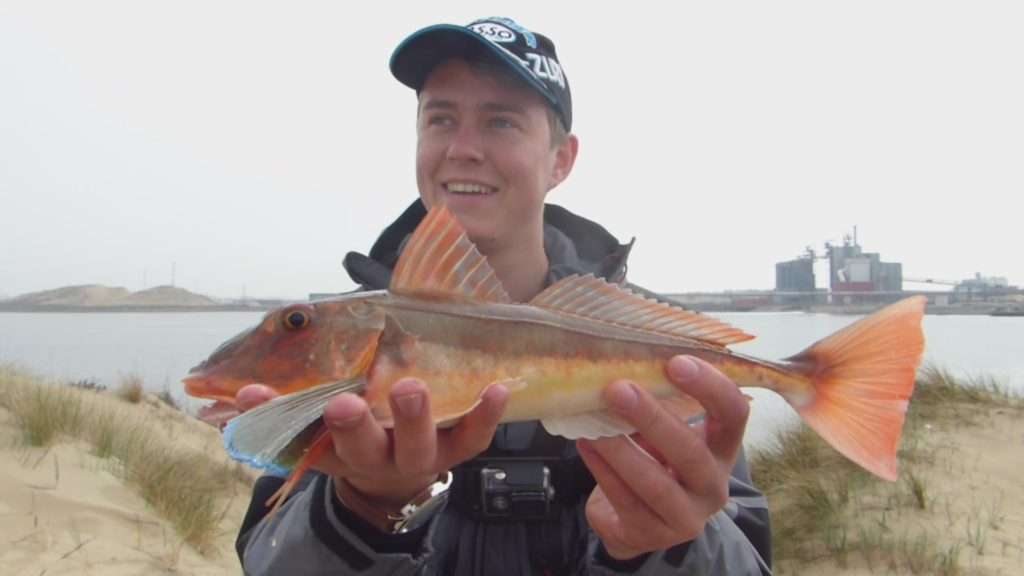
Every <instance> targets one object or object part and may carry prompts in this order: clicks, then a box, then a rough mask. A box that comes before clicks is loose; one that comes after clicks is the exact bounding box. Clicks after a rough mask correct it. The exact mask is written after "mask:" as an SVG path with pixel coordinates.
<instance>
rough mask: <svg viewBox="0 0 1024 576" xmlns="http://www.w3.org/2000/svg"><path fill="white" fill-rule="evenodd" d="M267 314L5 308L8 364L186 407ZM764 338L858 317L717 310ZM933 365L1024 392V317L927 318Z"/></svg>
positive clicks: (749, 345)
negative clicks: (186, 386) (129, 379)
mask: <svg viewBox="0 0 1024 576" xmlns="http://www.w3.org/2000/svg"><path fill="white" fill-rule="evenodd" d="M262 315H263V313H262V312H199V313H89V314H59V313H53V314H38V313H24V314H19V313H0V362H4V361H10V362H15V363H17V364H18V365H20V366H23V367H25V368H28V369H31V370H33V371H34V372H36V373H40V374H43V375H45V376H50V377H53V378H56V379H59V380H61V381H67V380H81V379H92V380H95V381H97V382H98V383H100V384H104V385H106V386H108V387H114V386H116V385H117V382H118V380H119V378H120V377H121V376H123V375H125V374H128V373H137V374H139V375H140V376H142V377H143V379H144V381H145V383H146V387H147V389H149V390H150V391H153V392H160V391H162V390H165V389H166V390H169V391H170V392H171V394H172V395H173V396H174V397H175V398H176V399H177V400H179V402H180V403H181V404H182V405H183V406H185V407H186V408H187V409H190V410H194V409H195V408H196V407H198V406H199V405H200V401H197V400H195V399H190V398H186V397H185V396H184V393H183V391H182V387H181V384H180V380H181V378H182V377H183V376H184V375H185V374H186V373H187V372H188V370H189V369H190V368H191V367H192V366H194V365H195V364H197V363H198V362H199V361H201V360H203V359H204V358H206V356H207V355H208V354H209V353H210V352H211V351H212V350H213V349H214V348H215V347H216V346H217V345H218V344H220V343H221V342H223V341H224V340H226V339H228V338H230V337H231V336H233V335H235V334H237V333H238V332H240V331H242V330H243V329H245V328H247V327H249V326H252V325H254V324H255V323H256V322H258V321H259V320H260V318H261V317H262ZM715 316H716V317H718V318H721V319H722V320H725V321H727V322H729V323H731V324H734V325H735V326H737V327H739V328H742V329H744V330H746V331H748V332H750V333H751V334H756V335H757V336H758V338H757V339H756V340H753V341H751V342H746V343H743V344H739V345H736V346H734V347H733V349H735V350H737V351H740V352H743V353H746V354H751V355H755V356H759V357H762V358H767V359H777V358H783V357H786V356H789V355H792V354H794V353H796V352H799V351H800V350H802V349H804V348H805V347H806V346H807V345H808V344H810V343H811V342H814V341H815V340H817V339H819V338H821V337H823V336H826V335H828V334H831V333H832V332H835V331H836V330H838V329H839V328H842V327H843V326H845V325H847V324H849V323H850V322H853V321H854V320H856V319H857V317H856V316H833V315H828V314H804V313H799V312H786V313H721V314H716V315H715ZM924 329H925V334H926V338H927V348H926V353H925V357H926V360H927V361H931V362H933V363H936V364H938V365H940V366H942V367H945V368H948V369H950V370H952V371H954V372H955V373H958V374H961V375H965V376H992V377H995V378H997V379H999V380H1001V381H1002V382H1004V383H1005V384H1006V385H1008V386H1009V387H1010V388H1012V389H1014V390H1018V391H1022V392H1024V318H1013V317H1008V318H1007V317H989V316H926V317H925V319H924ZM751 396H753V397H754V401H753V404H752V409H751V421H750V424H749V425H748V434H747V436H748V444H753V445H757V444H760V443H762V442H763V441H764V440H765V439H767V438H769V437H770V436H771V432H772V431H773V430H777V429H778V428H779V427H781V426H785V425H787V424H788V423H790V422H793V421H795V420H796V416H795V414H794V412H793V411H792V409H790V408H789V406H788V405H786V403H785V402H784V401H783V400H782V399H781V398H779V397H778V396H776V395H774V394H772V393H770V392H764V393H761V391H756V390H755V391H752V392H751Z"/></svg>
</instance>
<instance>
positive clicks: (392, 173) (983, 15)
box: [0, 0, 1024, 297]
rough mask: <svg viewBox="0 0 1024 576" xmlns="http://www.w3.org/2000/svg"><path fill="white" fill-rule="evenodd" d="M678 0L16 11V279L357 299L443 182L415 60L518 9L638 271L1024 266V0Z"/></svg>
mask: <svg viewBox="0 0 1024 576" xmlns="http://www.w3.org/2000/svg"><path fill="white" fill-rule="evenodd" d="M674 4H675V7H674V8H671V9H667V8H666V6H667V5H668V3H662V2H657V3H654V2H651V3H646V2H636V1H634V2H627V3H608V4H607V5H603V6H604V7H601V5H598V4H596V3H588V4H587V7H586V9H585V11H578V10H573V9H570V8H569V7H568V6H567V5H566V4H560V3H552V2H535V3H530V2H522V1H521V2H516V3H507V2H506V3H491V2H480V1H474V2H448V3H445V2H410V3H407V4H402V5H401V6H399V4H398V3H395V2H372V3H359V4H358V10H357V9H356V8H354V6H356V4H350V3H343V2H337V1H325V2H288V3H284V2H277V3H262V2H210V1H203V2H189V1H177V2H160V3H157V2H144V1H137V0H133V1H125V2H102V1H93V2H72V1H68V2H40V1H35V0H32V1H14V2H12V1H11V0H0V213H2V218H0V296H13V295H17V294H21V293H25V292H29V291H35V290H42V289H47V288H53V287H57V286H61V285H69V284H92V283H96V284H106V285H110V286H124V287H126V288H129V289H131V290H138V289H141V288H143V287H145V286H154V285H157V284H165V283H169V282H170V280H171V274H172V269H174V270H175V276H176V278H175V280H176V283H177V285H179V286H182V287H185V288H187V289H190V290H193V291H196V292H201V293H206V294H210V295H214V296H221V297H237V296H240V295H241V294H242V291H243V290H245V291H246V293H247V294H248V295H249V296H257V297H304V296H305V295H306V294H307V293H309V292H326V291H341V290H345V289H349V288H351V287H352V284H351V282H350V280H349V279H348V277H347V275H346V274H345V273H344V271H343V269H342V267H341V260H342V258H343V257H344V255H345V253H346V252H347V251H349V250H360V251H366V250H368V249H369V247H370V245H371V243H372V241H373V240H374V238H375V237H376V235H377V233H378V232H379V230H380V229H381V228H382V227H383V226H385V225H386V224H388V223H389V222H390V221H391V220H392V219H393V218H394V217H395V216H396V215H397V214H398V213H399V212H400V210H401V209H403V208H404V207H405V206H406V204H408V203H409V202H410V201H411V200H412V199H413V198H414V197H415V195H416V188H415V178H414V173H413V152H414V146H415V132H414V117H415V98H414V94H413V93H412V91H410V90H408V89H407V88H405V87H404V86H402V85H401V84H399V83H398V82H397V81H395V80H394V79H393V78H392V77H391V75H390V72H389V71H388V68H387V62H388V58H389V56H390V54H391V51H392V49H393V48H394V47H395V46H396V45H397V44H398V43H399V42H400V41H401V40H402V39H403V38H404V37H405V36H406V35H408V34H409V33H411V32H413V31H414V30H416V29H418V28H420V27H422V26H426V25H429V24H433V23H439V22H450V23H467V22H469V21H470V20H472V19H474V18H476V17H480V16H491V15H505V16H510V17H513V18H515V19H516V20H518V21H519V22H520V23H521V24H523V25H525V26H527V27H529V28H531V29H534V30H536V31H539V32H542V33H545V34H547V35H548V36H550V37H552V38H553V39H554V41H555V43H556V46H557V48H558V51H559V55H560V57H561V61H562V65H563V67H564V69H565V71H566V75H567V77H568V79H569V82H570V84H571V86H572V91H573V99H574V105H575V107H574V128H575V130H576V133H577V134H578V135H579V138H580V141H581V148H580V155H579V159H578V162H577V164H576V168H575V170H574V172H573V174H572V175H571V176H570V178H569V180H568V181H567V182H566V183H565V184H563V185H562V186H561V187H559V188H557V189H556V190H554V191H553V192H552V193H551V195H550V196H549V200H550V201H553V202H556V203H560V204H562V205H564V206H566V207H568V208H570V209H572V210H574V211H577V212H578V213H581V214H583V215H585V216H588V217H590V218H593V219H596V220H598V221H599V222H601V223H603V224H604V225H605V226H606V227H607V228H608V229H609V230H610V231H611V232H612V233H613V234H615V235H616V236H618V237H619V238H621V239H624V240H626V239H628V238H630V237H633V236H635V237H636V238H637V243H636V246H635V248H634V251H633V258H632V261H631V266H630V275H631V279H632V280H633V281H634V282H636V283H638V284H641V285H645V286H648V287H650V288H652V289H655V290H660V291H667V292H683V291H698V290H724V289H745V288H771V287H772V286H773V284H774V263H775V262H776V261H779V260H785V259H790V258H793V257H795V256H797V255H798V254H799V253H801V252H802V251H803V250H804V248H805V247H806V246H808V245H811V246H813V247H815V248H816V249H819V250H820V249H821V247H822V245H823V243H824V242H825V241H832V242H833V243H835V242H841V241H842V237H843V235H844V234H846V233H849V232H850V231H851V230H852V227H853V226H855V225H856V226H857V230H858V237H859V238H858V239H859V240H860V242H861V244H862V245H863V246H864V248H865V249H866V250H868V251H872V252H880V253H881V255H882V258H883V260H886V261H899V262H903V270H904V275H905V276H909V277H932V278H941V279H953V280H957V279H962V278H965V277H968V276H971V275H973V274H974V273H975V272H981V273H982V274H984V275H991V276H1005V277H1007V278H1008V279H1009V281H1010V282H1011V283H1013V284H1018V285H1020V284H1024V258H1022V257H1021V255H1020V248H1021V241H1020V230H1021V228H1022V227H1024V222H1022V219H1024V212H1022V211H1021V209H1020V208H1019V206H1020V203H1021V197H1022V192H1024V105H1022V103H1024V34H1022V33H1021V30H1024V8H1022V7H1024V3H1021V2H981V1H978V2H940V1H927V2H898V1H894V0H886V1H881V2H875V1H860V2H843V3H839V2H820V1H808V2H770V3H769V2H744V3H736V2H730V3H725V2H702V3H674ZM666 10H668V11H666ZM824 280H825V279H824V278H821V277H819V285H823V283H824ZM144 282H145V286H144ZM908 287H909V286H908Z"/></svg>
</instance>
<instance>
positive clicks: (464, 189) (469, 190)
mask: <svg viewBox="0 0 1024 576" xmlns="http://www.w3.org/2000/svg"><path fill="white" fill-rule="evenodd" d="M443 186H444V189H445V190H447V191H448V192H449V193H451V194H458V195H465V196H489V195H491V194H494V193H495V192H497V191H498V189H497V188H494V187H492V186H487V185H485V184H477V183H476V182H448V183H446V184H444V185H443Z"/></svg>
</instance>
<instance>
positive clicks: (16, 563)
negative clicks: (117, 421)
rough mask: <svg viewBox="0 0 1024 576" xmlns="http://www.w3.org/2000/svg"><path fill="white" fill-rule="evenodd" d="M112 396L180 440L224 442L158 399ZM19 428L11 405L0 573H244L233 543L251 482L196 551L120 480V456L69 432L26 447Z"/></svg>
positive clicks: (0, 447) (199, 444)
mask: <svg viewBox="0 0 1024 576" xmlns="http://www.w3.org/2000/svg"><path fill="white" fill-rule="evenodd" d="M89 394H91V395H92V396H96V397H100V395H99V394H96V393H89ZM108 400H109V401H110V402H116V403H118V404H121V405H122V406H119V407H118V408H119V410H121V411H122V412H125V413H127V412H136V413H137V414H136V416H140V417H142V418H145V419H146V420H147V421H148V422H151V423H152V424H151V425H152V426H154V427H157V428H159V429H160V430H161V431H162V432H164V431H165V432H166V436H167V437H169V438H174V439H175V444H176V445H178V446H187V447H189V448H191V449H195V450H202V451H205V452H208V453H210V454H211V455H213V454H216V455H219V454H221V453H222V452H223V448H222V446H221V444H220V440H219V434H218V433H217V431H216V430H214V429H212V428H210V427H209V426H207V425H205V424H202V423H200V422H198V421H196V420H194V419H192V418H190V417H187V416H185V415H184V414H181V413H179V412H176V411H174V410H173V409H171V408H169V407H166V406H164V405H162V404H161V403H160V402H159V401H153V400H152V399H150V400H149V401H148V402H143V403H140V404H137V405H129V404H126V403H124V402H121V401H118V400H116V399H114V398H109V399H108ZM19 437H20V432H19V431H18V430H17V429H16V428H15V427H14V422H13V418H12V416H11V414H10V413H8V412H7V411H5V410H3V409H0V519H2V520H0V574H4V575H11V576H15V575H17V576H22V575H24V576H39V575H40V574H43V573H45V574H46V575H48V576H49V575H57V574H76V575H77V574H98V575H111V576H120V575H127V574H163V573H168V574H169V573H174V574H196V575H222V574H241V569H240V567H239V564H238V559H237V557H236V555H235V552H234V548H233V545H234V536H235V533H236V531H237V527H238V526H239V524H240V523H241V519H242V516H243V514H244V512H245V507H246V505H247V504H248V496H249V494H248V486H245V485H239V486H238V487H237V489H236V490H235V492H236V496H235V497H234V498H233V499H230V500H229V501H227V502H225V505H224V506H225V515H224V518H223V520H222V521H221V523H220V534H219V536H218V538H217V541H216V542H215V543H214V546H213V550H212V552H210V553H208V554H206V555H202V554H200V553H198V552H197V551H196V550H195V549H193V548H192V547H191V546H189V545H187V544H184V543H183V542H182V541H181V538H180V537H178V535H177V534H176V533H175V531H174V528H173V527H172V526H171V525H170V524H169V523H168V522H167V521H166V520H164V519H162V518H161V517H160V516H159V515H158V514H157V513H156V512H155V511H154V510H153V508H152V507H151V506H149V505H148V504H147V503H146V502H145V501H144V500H143V499H142V497H141V496H139V495H138V494H137V493H136V492H135V491H134V490H133V489H132V488H130V487H129V486H126V485H125V483H124V482H123V481H122V480H121V478H120V477H119V476H118V475H117V474H115V473H114V470H113V467H114V466H116V463H114V462H111V461H110V460H109V459H101V458H98V457H96V456H94V455H93V453H92V452H93V450H92V447H91V446H88V445H86V444H85V443H83V442H79V441H69V440H65V441H63V442H61V443H59V444H56V445H54V446H52V447H49V448H28V447H25V446H23V445H21V443H20V442H19Z"/></svg>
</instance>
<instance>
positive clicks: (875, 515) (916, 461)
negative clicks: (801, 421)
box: [750, 366, 1024, 576]
mask: <svg viewBox="0 0 1024 576" xmlns="http://www.w3.org/2000/svg"><path fill="white" fill-rule="evenodd" d="M995 406H1000V407H1006V406H1009V407H1013V408H1014V409H1017V410H1020V411H1021V413H1022V414H1024V400H1022V399H1021V398H1020V397H1019V396H1018V395H1015V394H1013V393H1012V392H1010V391H1009V389H1008V388H1007V387H1006V386H1005V385H1003V384H1001V383H1000V382H998V381H996V380H994V379H991V378H987V377H986V378H964V377H958V376H956V375H954V374H953V373H951V372H949V371H947V370H944V369H940V368H936V367H934V366H924V367H923V368H922V369H921V370H920V371H919V373H918V379H917V384H916V387H915V391H914V396H913V398H912V399H911V402H910V407H909V410H908V413H907V421H906V424H905V426H904V435H903V439H902V443H901V448H900V451H899V459H900V478H899V481H897V482H893V483H889V482H884V481H881V480H878V479H876V478H874V477H873V476H872V475H870V474H869V473H867V472H865V471H864V470H862V469H861V468H860V467H858V466H857V465H855V464H853V463H852V462H850V461H849V460H847V459H846V458H844V457H843V456H842V455H840V454H839V453H838V452H836V451H835V450H834V449H832V448H831V447H829V446H828V445H827V444H826V443H825V442H824V440H822V439H821V438H820V437H819V436H818V435H817V434H816V433H815V432H813V431H812V430H811V429H810V428H808V427H807V426H806V425H800V426H799V427H797V428H793V429H791V430H787V431H784V432H783V433H781V434H780V435H779V436H778V438H777V440H776V442H775V443H774V444H773V445H772V446H771V447H769V448H767V449H763V450H760V451H758V452H756V453H755V454H753V455H752V456H751V458H750V465H751V470H752V475H753V478H754V483H755V485H757V486H758V488H760V489H761V490H762V491H764V493H765V494H766V496H767V497H768V499H769V505H770V510H771V515H772V529H773V550H772V554H773V560H774V563H775V565H776V566H777V567H778V572H779V573H782V574H800V573H802V572H801V570H803V569H807V568H806V567H808V566H812V567H813V568H811V569H810V571H808V572H806V573H808V574H813V573H818V572H815V570H820V569H821V563H822V562H831V563H832V564H834V565H835V566H838V567H840V568H845V567H846V566H847V565H848V564H849V563H850V562H857V563H858V565H860V566H864V567H866V568H868V569H869V570H870V571H883V572H893V573H899V574H939V575H943V576H953V575H958V574H964V573H965V572H964V568H963V566H962V562H961V556H962V555H963V554H962V553H963V552H964V551H965V550H968V549H970V550H971V551H972V552H973V553H975V554H980V553H983V552H984V549H983V547H984V545H985V534H986V529H987V528H988V526H987V525H986V522H988V523H991V519H992V517H993V514H992V513H991V511H988V512H986V511H985V510H979V511H977V512H976V513H973V514H972V516H969V517H967V518H966V519H962V518H953V517H952V516H953V514H954V513H952V512H950V511H949V510H950V509H951V504H952V502H950V501H948V499H947V498H948V497H943V498H942V499H940V498H939V497H937V496H934V495H933V494H932V492H931V490H930V485H929V480H928V478H929V476H928V474H927V473H926V470H927V469H928V468H929V467H935V466H939V465H941V464H939V463H938V462H939V460H940V457H941V456H940V454H938V453H937V450H938V449H937V448H936V447H934V446H932V445H930V444H929V443H928V442H925V441H924V440H923V436H924V435H925V434H924V433H925V431H927V430H930V429H931V427H932V426H944V425H948V426H961V427H964V426H971V425H972V424H977V423H979V422H978V420H977V418H979V416H977V415H983V414H984V413H985V410H986V409H987V408H990V407H995ZM980 417H983V416H980ZM943 509H945V510H946V512H945V514H946V515H947V516H950V517H949V518H948V520H949V522H948V523H949V524H951V525H952V524H954V523H965V524H966V526H967V528H966V530H965V534H963V535H962V537H958V538H953V539H950V538H944V537H940V536H938V535H937V534H936V532H934V531H933V530H932V529H930V528H929V527H928V524H929V523H928V521H927V520H926V519H924V515H926V514H941V513H942V510H943ZM915 515H916V516H915ZM944 523H945V522H944ZM917 524H920V525H921V526H922V528H920V529H907V528H906V526H908V525H910V526H915V525H917Z"/></svg>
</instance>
